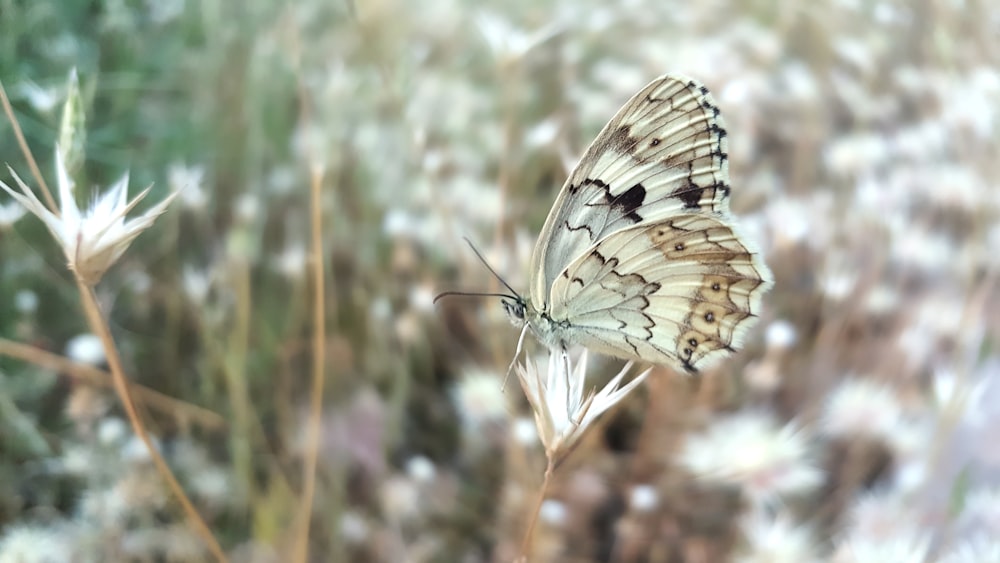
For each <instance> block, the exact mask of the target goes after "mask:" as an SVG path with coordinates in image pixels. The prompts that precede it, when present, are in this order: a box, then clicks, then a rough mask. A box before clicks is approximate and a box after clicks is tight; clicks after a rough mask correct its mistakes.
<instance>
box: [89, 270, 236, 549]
mask: <svg viewBox="0 0 1000 563" xmlns="http://www.w3.org/2000/svg"><path fill="white" fill-rule="evenodd" d="M76 284H77V287H78V288H79V290H80V297H81V298H82V300H83V310H84V313H85V314H86V315H87V320H88V321H89V323H90V328H91V330H93V331H94V332H95V333H96V334H97V336H98V337H99V338H100V339H101V343H102V344H103V345H104V354H105V356H106V357H107V361H108V366H109V367H110V368H111V377H112V380H113V381H114V386H115V391H116V392H117V393H118V397H119V398H120V399H121V402H122V405H123V406H124V407H125V414H127V415H128V419H129V422H130V423H131V424H132V430H133V431H134V432H135V434H136V436H138V437H139V439H141V440H142V442H143V443H144V444H145V445H146V449H148V450H149V456H150V458H151V459H152V460H153V465H155V466H156V470H157V471H158V472H159V473H160V475H161V476H162V477H163V479H164V480H165V481H166V482H167V485H168V486H169V487H170V490H171V491H172V492H173V493H174V495H175V496H176V497H177V500H179V501H180V503H181V506H182V507H183V509H184V513H185V514H186V515H187V517H188V519H189V520H190V521H191V524H193V525H194V529H195V532H196V533H197V534H198V535H199V536H201V538H202V540H203V541H204V542H205V544H206V545H207V546H208V549H209V551H211V552H212V555H213V556H214V557H215V559H216V561H226V555H225V554H224V553H223V552H222V547H221V546H219V542H218V541H216V539H215V536H213V535H212V531H211V530H210V529H209V528H208V526H207V525H206V524H205V521H204V520H202V518H201V516H200V515H199V514H198V511H197V510H196V509H195V507H194V504H192V503H191V500H190V499H189V498H188V496H187V495H186V494H184V490H183V489H182V488H181V485H180V483H178V482H177V478H176V477H174V474H173V472H172V471H170V467H168V466H167V462H166V461H164V459H163V456H162V455H160V451H159V450H158V449H157V448H156V446H155V445H154V444H153V441H152V439H151V438H150V437H149V433H148V432H147V431H146V427H145V425H143V423H142V419H140V418H139V413H138V411H137V410H136V406H135V402H134V401H133V399H132V394H131V393H130V392H129V384H128V380H127V379H126V378H125V372H124V371H123V370H122V365H121V358H120V357H119V356H118V349H117V348H116V347H115V343H114V340H113V339H112V338H111V331H110V330H109V328H108V325H107V323H106V322H105V320H104V314H103V313H102V312H101V307H100V305H99V304H98V303H97V296H96V295H95V294H94V290H93V288H92V287H91V286H88V285H86V284H85V283H84V282H83V281H82V280H81V279H80V278H77V280H76Z"/></svg>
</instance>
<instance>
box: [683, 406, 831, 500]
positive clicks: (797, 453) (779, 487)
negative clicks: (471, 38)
mask: <svg viewBox="0 0 1000 563" xmlns="http://www.w3.org/2000/svg"><path fill="white" fill-rule="evenodd" d="M808 446H809V436H808V435H807V434H806V433H805V432H803V431H802V430H801V429H800V428H799V427H798V426H797V425H795V424H792V423H790V424H787V425H785V426H784V427H778V425H777V424H776V423H775V421H774V420H773V419H772V418H771V417H770V416H769V415H767V414H764V413H759V412H755V411H749V412H743V413H737V414H734V415H730V416H728V417H725V418H722V419H720V420H718V421H716V422H715V423H713V424H712V425H711V426H709V427H708V428H707V429H706V430H705V431H704V432H702V433H701V434H697V435H694V436H691V437H689V438H688V439H687V441H686V442H685V444H684V448H683V450H682V451H681V454H680V458H679V459H680V463H681V465H682V466H683V467H685V468H686V469H687V470H688V471H690V472H691V473H692V474H694V475H697V476H699V477H701V478H704V479H706V480H709V481H715V482H721V483H727V484H733V485H739V486H741V487H743V489H744V491H745V492H746V493H747V495H748V496H749V498H750V500H751V501H754V503H755V504H768V503H769V502H770V501H772V500H773V499H774V498H775V497H777V496H781V495H784V494H797V493H802V492H807V491H809V490H812V489H813V488H815V487H816V486H818V485H819V484H820V483H821V482H822V480H823V473H822V472H821V471H820V470H819V469H818V468H817V467H816V466H815V465H814V464H813V462H812V461H811V460H810V459H809V452H808Z"/></svg>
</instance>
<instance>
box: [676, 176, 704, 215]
mask: <svg viewBox="0 0 1000 563" xmlns="http://www.w3.org/2000/svg"><path fill="white" fill-rule="evenodd" d="M702 190H703V188H702V187H701V186H699V185H698V184H695V183H694V182H693V181H691V178H688V183H687V185H685V186H681V187H679V188H677V189H676V190H674V191H673V192H671V193H670V196H671V197H675V198H677V199H679V200H681V201H682V202H684V208H685V209H698V208H699V203H700V202H701V192H702Z"/></svg>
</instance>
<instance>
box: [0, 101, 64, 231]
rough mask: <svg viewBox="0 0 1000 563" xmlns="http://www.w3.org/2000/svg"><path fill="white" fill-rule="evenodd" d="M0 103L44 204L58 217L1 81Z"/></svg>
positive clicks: (57, 210)
mask: <svg viewBox="0 0 1000 563" xmlns="http://www.w3.org/2000/svg"><path fill="white" fill-rule="evenodd" d="M0 104H2V105H3V111H4V113H6V114H7V120H8V121H10V126H11V128H12V129H14V138H16V139H17V146H19V147H21V154H23V155H24V158H25V160H27V161H28V168H31V175H32V176H34V177H35V181H36V182H38V187H39V189H41V190H42V196H43V197H45V204H46V205H48V206H49V211H51V212H53V213H55V214H56V217H58V216H59V206H58V205H56V201H55V200H54V199H52V194H51V193H50V192H49V187H48V185H47V184H46V183H45V178H43V177H42V171H41V170H39V169H38V163H37V162H35V157H34V155H32V154H31V149H29V148H28V142H27V141H26V140H25V139H24V133H23V132H21V124H20V123H18V122H17V118H15V117H14V108H13V107H12V106H11V105H10V100H9V99H8V98H7V90H6V89H4V87H3V83H2V82H0Z"/></svg>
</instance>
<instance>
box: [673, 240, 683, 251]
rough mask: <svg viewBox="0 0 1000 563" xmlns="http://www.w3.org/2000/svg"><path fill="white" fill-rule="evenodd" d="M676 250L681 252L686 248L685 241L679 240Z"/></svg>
mask: <svg viewBox="0 0 1000 563" xmlns="http://www.w3.org/2000/svg"><path fill="white" fill-rule="evenodd" d="M674 250H676V251H677V252H681V251H682V250H684V243H683V242H679V243H677V244H675V245H674Z"/></svg>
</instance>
